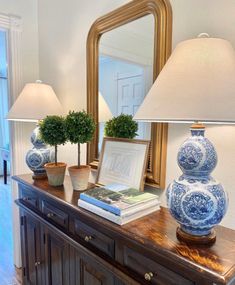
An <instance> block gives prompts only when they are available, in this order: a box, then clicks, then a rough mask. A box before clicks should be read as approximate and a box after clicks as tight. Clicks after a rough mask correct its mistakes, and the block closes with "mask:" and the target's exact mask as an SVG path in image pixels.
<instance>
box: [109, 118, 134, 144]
mask: <svg viewBox="0 0 235 285" xmlns="http://www.w3.org/2000/svg"><path fill="white" fill-rule="evenodd" d="M137 131H138V124H137V122H136V121H134V120H133V116H132V115H126V114H121V115H119V116H117V117H113V118H112V119H111V120H109V121H108V122H106V124H105V129H104V132H105V135H106V136H107V137H114V138H126V139H133V138H134V137H135V136H136V135H137Z"/></svg>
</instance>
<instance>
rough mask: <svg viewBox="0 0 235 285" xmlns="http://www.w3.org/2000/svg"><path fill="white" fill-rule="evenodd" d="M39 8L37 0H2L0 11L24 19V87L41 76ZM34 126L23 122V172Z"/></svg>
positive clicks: (26, 169) (25, 170)
mask: <svg viewBox="0 0 235 285" xmlns="http://www.w3.org/2000/svg"><path fill="white" fill-rule="evenodd" d="M37 8H38V6H37V0H21V1H18V0H0V13H2V14H7V15H8V14H10V15H15V16H18V17H20V18H21V20H22V33H21V42H22V46H21V55H22V87H23V86H24V84H25V83H28V82H34V81H35V80H36V79H38V76H39V68H38V21H37V20H38V9H37ZM17 124H21V123H17ZM33 128H34V125H33V124H31V123H23V129H24V137H25V140H24V141H21V142H20V143H21V144H22V149H23V151H24V153H22V170H21V172H22V173H26V172H29V169H28V167H27V166H26V164H25V162H24V160H25V154H26V152H27V150H28V149H29V148H30V147H31V143H30V135H31V132H32V130H33ZM18 174H19V173H18Z"/></svg>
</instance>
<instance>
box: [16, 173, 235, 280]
mask: <svg viewBox="0 0 235 285" xmlns="http://www.w3.org/2000/svg"><path fill="white" fill-rule="evenodd" d="M13 179H14V180H16V181H18V182H20V183H23V184H26V185H28V186H31V187H33V188H34V189H36V190H37V191H39V192H41V193H43V194H46V195H48V196H51V197H53V199H56V200H58V202H60V203H63V204H66V205H68V206H70V207H72V208H73V209H74V210H75V211H78V212H80V213H82V214H83V215H86V216H89V218H92V219H93V220H94V221H96V222H97V223H99V224H102V225H103V226H105V227H106V228H109V229H110V230H113V231H115V232H118V233H119V234H121V235H125V236H128V237H130V238H131V239H132V240H136V242H138V243H141V244H143V245H145V246H147V247H148V248H151V249H152V250H157V251H158V252H161V253H162V254H164V253H165V254H168V255H170V256H171V258H172V259H175V260H177V262H180V263H181V264H185V265H186V264H187V266H189V267H191V268H192V269H193V270H196V271H197V272H204V273H206V274H208V275H209V276H214V277H215V279H217V278H218V280H226V281H227V280H230V279H231V278H232V277H234V276H235V231H234V230H231V229H228V228H225V227H222V226H217V227H216V237H217V238H216V242H215V243H214V244H213V245H211V246H198V245H197V246H187V245H186V244H185V243H183V242H180V241H178V239H177V237H176V228H177V223H176V222H175V220H174V219H173V218H172V217H171V215H170V214H169V211H168V209H167V208H163V207H162V208H161V210H159V211H156V212H154V213H152V214H150V215H147V216H145V217H143V218H140V219H137V220H135V221H133V222H130V223H128V224H126V225H124V226H118V225H116V224H114V223H112V222H110V221H107V220H105V219H104V218H102V217H99V216H97V215H95V214H92V213H90V212H88V211H86V210H84V209H82V208H80V207H78V206H77V201H78V199H79V195H80V193H79V192H78V191H73V189H72V185H71V182H70V178H69V177H67V176H66V178H65V183H64V186H61V187H52V186H49V185H48V182H47V180H33V179H32V176H31V175H20V176H15V177H13ZM89 187H93V185H92V184H90V185H89Z"/></svg>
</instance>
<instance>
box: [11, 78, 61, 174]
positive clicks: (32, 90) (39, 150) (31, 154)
mask: <svg viewBox="0 0 235 285" xmlns="http://www.w3.org/2000/svg"><path fill="white" fill-rule="evenodd" d="M62 113H63V111H62V106H61V104H60V102H59V100H58V98H57V96H56V94H55V92H54V91H53V89H52V87H51V86H49V85H47V84H43V83H42V82H41V81H39V80H38V81H36V83H28V84H26V85H25V87H24V88H23V90H22V92H21V93H20V95H19V96H18V98H17V99H16V101H15V103H14V104H13V106H12V107H11V109H10V111H9V113H8V115H7V119H8V120H12V121H21V122H35V123H38V121H39V120H41V119H43V118H45V117H46V116H48V115H62ZM31 142H32V144H33V148H32V149H30V150H29V151H28V152H27V154H26V164H27V165H28V167H29V168H30V169H31V170H32V171H33V178H34V179H42V178H45V177H46V171H45V169H44V164H46V163H48V162H52V161H54V151H53V150H52V149H51V148H50V147H48V146H47V145H46V144H45V143H44V142H43V141H42V140H41V139H40V137H39V127H38V126H37V127H36V128H35V129H34V131H33V133H32V135H31Z"/></svg>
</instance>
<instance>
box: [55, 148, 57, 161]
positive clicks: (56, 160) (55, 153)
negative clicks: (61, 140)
mask: <svg viewBox="0 0 235 285" xmlns="http://www.w3.org/2000/svg"><path fill="white" fill-rule="evenodd" d="M55 165H57V145H55Z"/></svg>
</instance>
